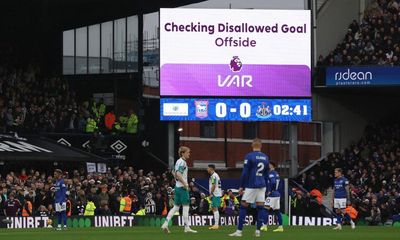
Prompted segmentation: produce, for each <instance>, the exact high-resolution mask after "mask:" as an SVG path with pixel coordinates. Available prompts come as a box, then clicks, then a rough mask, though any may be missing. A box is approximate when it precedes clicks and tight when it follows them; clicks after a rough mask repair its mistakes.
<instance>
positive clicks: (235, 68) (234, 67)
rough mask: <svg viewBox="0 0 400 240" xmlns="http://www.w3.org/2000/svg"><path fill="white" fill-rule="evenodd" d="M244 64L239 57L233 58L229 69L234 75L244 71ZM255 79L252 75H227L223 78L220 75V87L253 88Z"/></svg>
mask: <svg viewBox="0 0 400 240" xmlns="http://www.w3.org/2000/svg"><path fill="white" fill-rule="evenodd" d="M242 67H243V63H242V61H241V60H240V58H239V57H238V56H233V58H232V59H231V61H230V63H229V68H230V69H231V71H232V72H233V73H237V72H240V70H242ZM252 81H253V77H252V76H251V75H227V76H225V77H222V76H221V75H218V87H231V86H232V87H238V88H244V87H253V85H252Z"/></svg>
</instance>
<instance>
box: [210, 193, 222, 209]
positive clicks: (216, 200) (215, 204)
mask: <svg viewBox="0 0 400 240" xmlns="http://www.w3.org/2000/svg"><path fill="white" fill-rule="evenodd" d="M220 206H221V197H216V196H212V197H211V207H212V208H219V207H220Z"/></svg>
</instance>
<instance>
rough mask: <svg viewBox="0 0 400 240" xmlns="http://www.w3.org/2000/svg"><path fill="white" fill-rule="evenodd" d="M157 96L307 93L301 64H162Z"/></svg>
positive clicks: (307, 82) (306, 74)
mask: <svg viewBox="0 0 400 240" xmlns="http://www.w3.org/2000/svg"><path fill="white" fill-rule="evenodd" d="M160 91H161V92H160V95H161V96H232V97H233V96H235V97H237V96H246V97H247V96H252V97H310V96H311V71H310V68H309V67H307V66H305V65H257V64H246V65H241V63H240V65H239V66H235V65H232V62H231V65H229V64H164V65H163V66H162V67H161V81H160Z"/></svg>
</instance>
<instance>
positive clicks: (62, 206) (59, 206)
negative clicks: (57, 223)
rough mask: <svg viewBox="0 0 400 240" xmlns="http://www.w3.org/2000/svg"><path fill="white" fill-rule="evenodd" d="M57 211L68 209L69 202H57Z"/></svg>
mask: <svg viewBox="0 0 400 240" xmlns="http://www.w3.org/2000/svg"><path fill="white" fill-rule="evenodd" d="M55 205H56V212H63V211H66V210H67V203H65V202H62V203H56V204H55Z"/></svg>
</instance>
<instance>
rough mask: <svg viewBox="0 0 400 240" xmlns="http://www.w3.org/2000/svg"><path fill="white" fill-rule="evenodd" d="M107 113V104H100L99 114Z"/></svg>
mask: <svg viewBox="0 0 400 240" xmlns="http://www.w3.org/2000/svg"><path fill="white" fill-rule="evenodd" d="M105 113H106V105H104V103H102V104H100V106H99V116H100V117H102V116H104V114H105Z"/></svg>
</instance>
